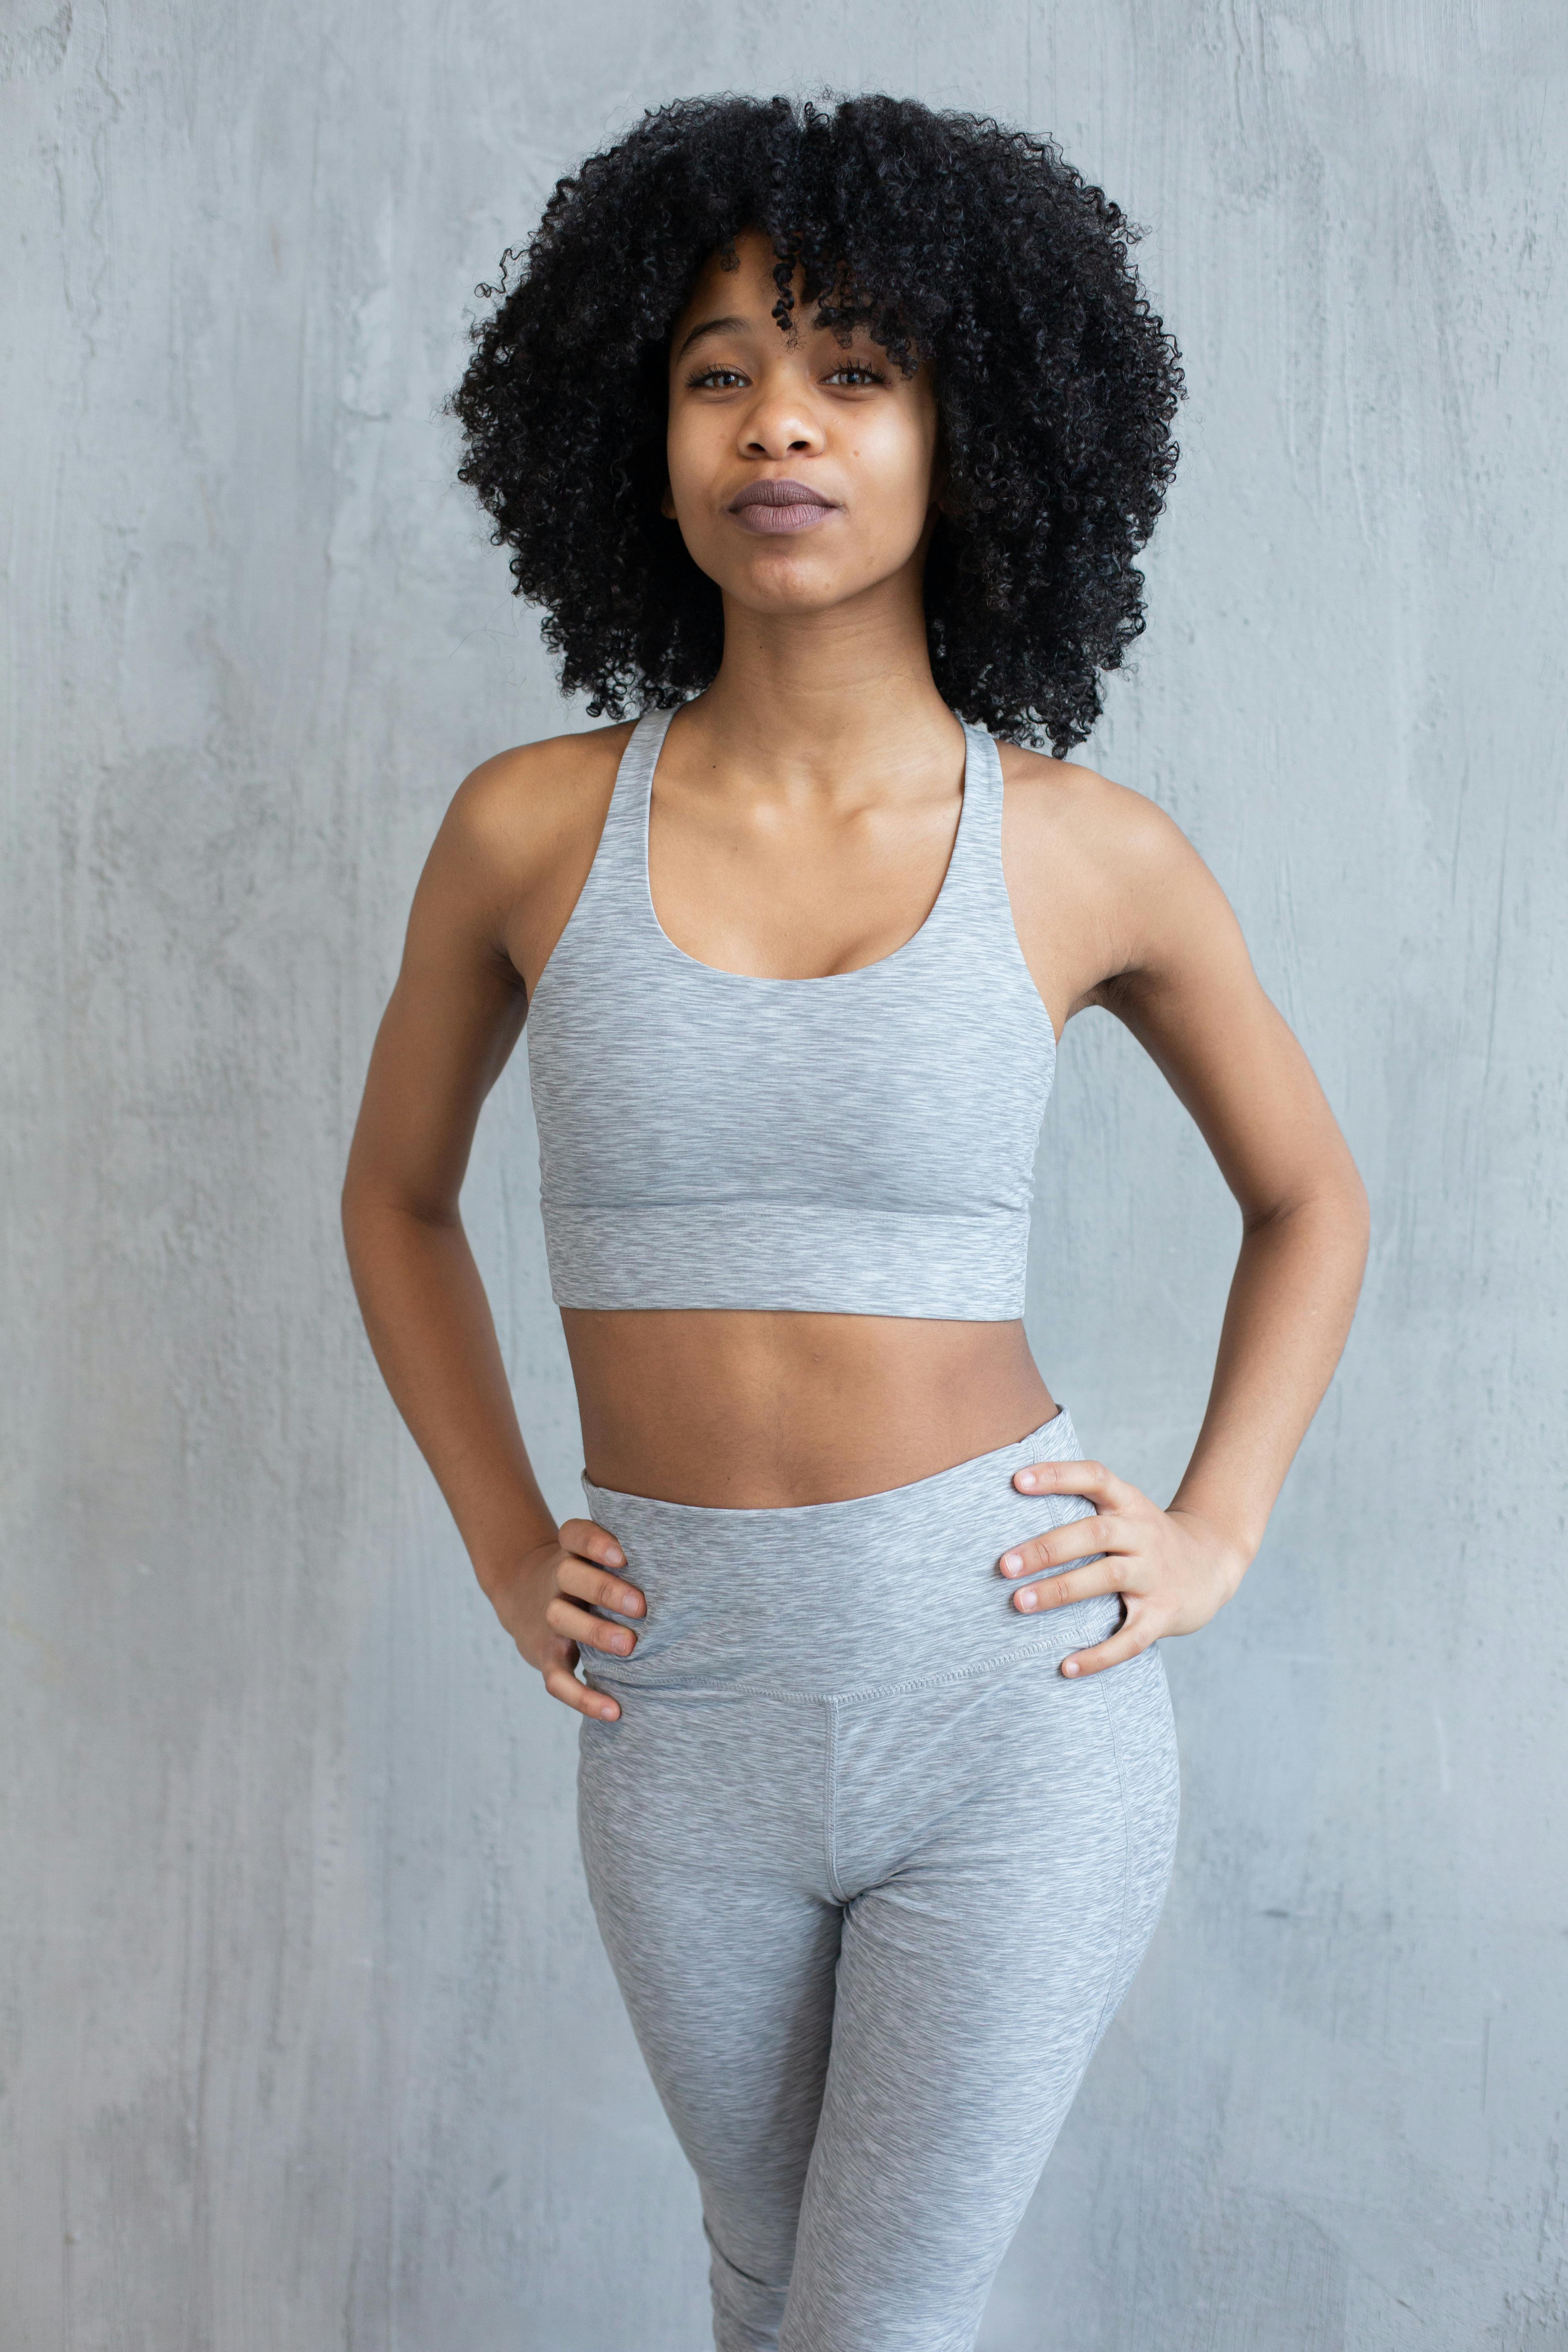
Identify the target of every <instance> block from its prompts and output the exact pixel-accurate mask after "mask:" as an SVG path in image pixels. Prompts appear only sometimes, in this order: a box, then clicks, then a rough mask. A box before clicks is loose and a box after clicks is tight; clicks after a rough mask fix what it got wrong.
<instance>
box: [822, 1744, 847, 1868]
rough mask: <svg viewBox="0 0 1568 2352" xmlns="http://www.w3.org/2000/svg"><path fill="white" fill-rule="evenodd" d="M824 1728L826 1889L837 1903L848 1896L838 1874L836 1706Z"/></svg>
mask: <svg viewBox="0 0 1568 2352" xmlns="http://www.w3.org/2000/svg"><path fill="white" fill-rule="evenodd" d="M825 1730H826V1738H825V1740H824V1743H823V1754H824V1758H825V1759H826V1760H825V1777H826V1788H825V1790H824V1791H823V1809H822V1811H823V1843H824V1854H825V1859H826V1868H827V1891H828V1893H829V1894H830V1895H832V1896H833V1899H834V1901H835V1902H836V1903H847V1901H848V1899H849V1898H848V1896H847V1895H846V1894H845V1892H844V1887H843V1884H842V1882H841V1881H840V1879H839V1876H838V1710H837V1707H835V1706H829V1707H828V1709H827V1720H826V1727H825Z"/></svg>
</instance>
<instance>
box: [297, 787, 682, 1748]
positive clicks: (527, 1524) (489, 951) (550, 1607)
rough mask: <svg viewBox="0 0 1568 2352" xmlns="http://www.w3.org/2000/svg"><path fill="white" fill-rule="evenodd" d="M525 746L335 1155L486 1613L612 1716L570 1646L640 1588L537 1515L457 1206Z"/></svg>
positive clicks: (379, 1322)
mask: <svg viewBox="0 0 1568 2352" xmlns="http://www.w3.org/2000/svg"><path fill="white" fill-rule="evenodd" d="M542 748H543V747H534V750H535V751H537V750H539V749H542ZM531 756H532V754H531V753H511V754H506V755H503V757H502V759H500V760H498V761H489V763H488V765H487V766H486V767H484V768H481V769H478V770H476V771H475V772H474V774H473V775H472V776H471V777H470V778H469V779H468V782H467V783H465V784H464V785H463V787H462V789H461V790H460V791H459V792H458V795H457V797H456V799H455V800H454V802H453V803H452V806H451V808H450V809H449V810H448V812H447V818H446V822H445V823H444V824H443V825H442V827H441V831H440V833H439V834H438V835H437V840H436V844H435V846H434V847H433V849H432V850H431V852H430V856H429V859H428V861H427V863H426V868H425V872H424V874H423V875H422V877H420V882H419V887H418V889H417V891H416V894H415V899H414V906H413V910H412V912H411V914H410V917H409V922H408V936H407V940H406V944H405V950H404V957H403V964H402V969H401V971H399V973H398V977H397V984H396V986H395V988H394V990H393V992H392V997H391V1001H390V1003H388V1005H387V1008H386V1012H385V1014H384V1017H383V1020H382V1024H381V1028H380V1031H379V1033H378V1034H377V1037H376V1041H375V1048H374V1053H373V1054H372V1055H371V1064H370V1072H369V1076H367V1078H366V1081H365V1090H364V1100H363V1104H362V1106H361V1109H360V1115H359V1121H358V1125H357V1126H356V1128H355V1130H354V1139H353V1149H352V1150H351V1152H350V1155H349V1165H348V1174H347V1177H346V1180H345V1181H344V1185H343V1201H342V1209H343V1236H344V1240H345V1242H346V1244H347V1247H348V1257H349V1266H350V1270H351V1272H352V1274H353V1283H354V1289H355V1291H356V1293H357V1294H358V1297H359V1303H360V1307H361V1311H362V1312H363V1316H364V1321H365V1328H366V1330H367V1331H368V1333H369V1334H370V1343H371V1346H372V1348H373V1349H374V1351H375V1360H376V1362H377V1363H378V1364H379V1365H380V1367H381V1370H382V1374H383V1377H384V1380H385V1381H386V1385H387V1387H388V1388H389V1389H390V1390H391V1391H392V1395H393V1399H394V1402H395V1404H396V1406H397V1409H398V1411H399V1412H401V1413H402V1415H403V1418H404V1420H405V1422H406V1423H407V1424H408V1426H409V1429H410V1430H411V1431H412V1433H413V1435H414V1438H415V1441H416V1444H417V1445H418V1447H419V1450H420V1452H421V1453H422V1454H424V1456H425V1459H426V1462H427V1463H428V1464H429V1465H430V1468H431V1470H432V1471H433V1472H434V1474H435V1476H436V1480H437V1484H438V1486H440V1489H441V1492H442V1494H443V1495H444V1496H446V1498H447V1504H448V1505H449V1507H450V1508H451V1512H452V1516H453V1517H454V1518H455V1519H456V1520H457V1523H458V1529H459V1531H460V1533H461V1535H462V1538H463V1541H464V1542H465V1544H466V1545H467V1546H468V1557H469V1558H470V1559H471V1560H472V1561H473V1564H474V1570H475V1572H476V1574H477V1575H478V1577H479V1583H480V1585H481V1586H482V1587H483V1589H484V1591H485V1593H486V1595H487V1596H488V1598H489V1601H490V1602H491V1604H492V1606H493V1607H494V1609H495V1612H496V1614H497V1616H498V1617H499V1618H500V1621H501V1623H502V1624H503V1625H504V1626H505V1627H506V1630H507V1632H508V1633H510V1635H511V1636H512V1639H513V1640H514V1641H515V1642H516V1643H517V1646H518V1648H519V1649H520V1650H521V1653H522V1654H523V1656H524V1657H525V1658H526V1659H527V1660H528V1662H529V1664H531V1665H532V1666H535V1667H537V1668H538V1670H539V1672H540V1673H541V1674H542V1675H543V1677H544V1683H545V1687H546V1689H547V1690H548V1691H549V1692H550V1693H551V1695H552V1696H553V1697H555V1698H558V1699H561V1700H562V1701H563V1703H564V1704H565V1705H567V1706H574V1707H575V1708H577V1709H578V1710H579V1712H581V1713H583V1714H587V1715H595V1716H599V1717H605V1718H606V1719H611V1718H613V1717H615V1716H616V1715H617V1714H618V1713H619V1711H620V1710H619V1709H618V1707H617V1706H616V1703H615V1701H614V1700H613V1699H611V1698H610V1697H608V1696H606V1695H605V1694H604V1693H601V1692H596V1691H591V1690H589V1689H587V1688H586V1687H585V1686H584V1685H583V1684H582V1683H581V1682H579V1681H578V1679H577V1676H576V1675H575V1673H574V1667H575V1665H576V1663H577V1655H578V1648H579V1645H581V1644H584V1643H585V1644H588V1645H591V1646H593V1647H595V1648H597V1649H600V1650H604V1651H606V1652H620V1653H623V1654H624V1653H625V1652H626V1650H628V1649H630V1648H631V1647H632V1646H633V1643H634V1641H635V1638H636V1637H635V1636H634V1635H632V1634H630V1633H627V1632H626V1630H625V1629H623V1628H622V1627H620V1626H617V1625H615V1624H613V1623H611V1622H608V1621H607V1620H605V1619H604V1618H601V1617H597V1616H595V1615H594V1614H592V1613H591V1611H590V1610H589V1609H588V1608H586V1607H584V1603H596V1604H599V1605H602V1606H607V1607H609V1608H612V1609H616V1610H617V1611H619V1612H621V1614H622V1615H624V1616H630V1617H636V1616H640V1615H641V1614H642V1611H643V1600H642V1595H641V1594H640V1593H639V1592H637V1591H636V1590H635V1588H634V1587H632V1586H631V1585H628V1584H627V1583H626V1582H625V1581H624V1580H622V1579H621V1578H620V1577H618V1576H617V1575H616V1574H615V1572H614V1571H615V1570H618V1569H622V1568H624V1567H625V1565H626V1560H625V1556H624V1555H623V1553H622V1551H621V1549H620V1547H619V1545H618V1544H616V1541H615V1539H614V1538H613V1537H611V1536H609V1535H607V1534H606V1533H605V1530H604V1529H603V1528H597V1527H595V1525H594V1524H593V1522H592V1521H591V1520H588V1519H568V1520H567V1521H566V1522H565V1523H564V1525H563V1526H562V1527H560V1528H557V1526H556V1524H555V1522H554V1519H553V1518H552V1516H551V1512H550V1508H549V1506H548V1505H547V1504H546V1502H545V1500H544V1497H543V1496H542V1493H541V1492H540V1488H539V1482H538V1480H537V1479H536V1478H535V1476H534V1475H533V1469H532V1465H531V1463H530V1461H529V1458H528V1453H527V1449H526V1447H525V1446H524V1444H523V1442H522V1433H521V1429H520V1428H519V1426H518V1421H517V1414H516V1411H515V1409H514V1407H513V1404H512V1399H511V1390H510V1384H509V1382H508V1381H507V1376H506V1368H505V1366H504V1364H503V1363H502V1361H501V1353H500V1345H499V1343H498V1341H497V1339H496V1331H495V1324H494V1321H493V1319H492V1318H491V1315H490V1310H489V1300H488V1299H487V1298H486V1297H485V1291H484V1286H483V1284H482V1283H481V1281H480V1279H479V1268H478V1266H477V1265H475V1263H474V1258H473V1253H472V1252H471V1250H470V1249H469V1247H468V1236H467V1234H465V1233H464V1231H463V1224H462V1219H461V1217H460V1215H459V1214H458V1195H459V1193H460V1192H461V1190H462V1183H463V1178H464V1175H465V1173H466V1171H467V1169H468V1154H469V1151H470V1150H471V1148H472V1145H473V1139H474V1130H475V1128H476V1126H477V1125H478V1122H479V1111H480V1109H481V1108H482V1106H483V1104H484V1100H485V1097H486V1096H487V1095H488V1094H489V1090H490V1088H491V1087H493V1086H494V1084H495V1082H496V1080H497V1078H499V1077H500V1074H501V1071H502V1070H503V1069H504V1068H505V1066H506V1064H507V1061H508V1058H509V1057H510V1054H511V1051H512V1048H513V1046H514V1045H516V1043H517V1040H518V1037H519V1035H520V1034H521V1029H522V1023H523V1015H524V1009H525V996H524V989H523V982H522V980H521V977H520V974H519V971H518V970H517V967H516V965H515V964H514V963H513V961H512V960H511V956H510V953H509V951H508V946H507V937H508V933H509V930H510V929H511V928H512V926H513V924H514V923H515V920H516V910H517V908H518V907H519V906H520V905H526V902H527V901H528V899H529V898H530V896H531V895H533V896H538V895H540V892H539V876H538V873H537V872H536V870H535V869H536V868H537V867H538V866H539V865H540V862H541V859H542V858H547V857H548V854H549V848H550V840H549V830H550V829H549V828H548V827H545V828H543V829H542V830H541V829H539V828H533V827H531V826H530V825H529V824H528V823H527V821H526V815H523V816H522V817H521V819H520V805H521V807H522V808H523V809H524V810H525V809H526V792H525V786H526V777H525V775H523V774H521V773H520V772H519V771H520V769H521V768H523V767H525V766H526V764H527V763H528V762H529V761H530V760H531ZM545 895H549V894H548V891H546V893H545Z"/></svg>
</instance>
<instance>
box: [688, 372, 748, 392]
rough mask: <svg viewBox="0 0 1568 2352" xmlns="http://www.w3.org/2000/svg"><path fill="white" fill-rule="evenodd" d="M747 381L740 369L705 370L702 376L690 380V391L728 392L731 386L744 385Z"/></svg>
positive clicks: (695, 376)
mask: <svg viewBox="0 0 1568 2352" xmlns="http://www.w3.org/2000/svg"><path fill="white" fill-rule="evenodd" d="M745 381H746V379H745V377H744V376H743V375H742V373H741V371H740V369H739V368H727V367H710V368H704V369H703V371H702V373H701V374H700V375H694V376H692V377H691V378H690V379H689V389H690V390H691V391H693V392H728V391H729V389H730V387H731V384H737V383H745Z"/></svg>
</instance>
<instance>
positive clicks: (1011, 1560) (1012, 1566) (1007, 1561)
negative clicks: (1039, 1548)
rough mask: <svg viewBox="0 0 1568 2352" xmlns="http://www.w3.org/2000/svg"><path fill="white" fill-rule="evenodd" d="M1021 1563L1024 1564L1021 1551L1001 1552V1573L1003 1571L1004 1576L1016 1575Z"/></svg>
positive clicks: (1021, 1565)
mask: <svg viewBox="0 0 1568 2352" xmlns="http://www.w3.org/2000/svg"><path fill="white" fill-rule="evenodd" d="M1023 1565H1024V1555H1023V1553H1022V1552H1019V1551H1005V1552H1004V1553H1003V1555H1002V1573H1003V1575H1004V1576H1016V1575H1017V1573H1018V1570H1020V1569H1021V1568H1022V1567H1023Z"/></svg>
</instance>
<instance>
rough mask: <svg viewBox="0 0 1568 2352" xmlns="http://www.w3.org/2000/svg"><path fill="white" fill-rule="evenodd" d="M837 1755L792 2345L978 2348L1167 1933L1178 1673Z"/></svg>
mask: <svg viewBox="0 0 1568 2352" xmlns="http://www.w3.org/2000/svg"><path fill="white" fill-rule="evenodd" d="M840 1751H841V1753H840V1759H839V1787H838V1812H839V1835H838V1840H837V1844H838V1852H839V1855H840V1867H841V1873H843V1874H845V1875H846V1876H847V1879H848V1880H849V1881H850V1885H849V1886H848V1889H847V1891H848V1892H849V1900H848V1904H847V1910H846V1914H845V1921H844V1932H843V1949H842V1954H841V1957H840V1960H839V1966H838V1970H837V2003H836V2012H835V2019H834V2031H833V2049H832V2057H831V2062H830V2065H829V2069H828V2076H827V2082H826V2087H825V2093H824V2098H823V2105H822V2111H821V2117H820V2122H819V2125H818V2129H817V2134H816V2142H815V2146H814V2150H813V2156H812V2161H811V2167H810V2172H809V2175H808V2179H807V2186H806V2191H805V2200H804V2204H803V2209H802V2213H801V2219H800V2224H799V2232H798V2237H797V2243H796V2252H795V2269H794V2275H793V2278H792V2283H791V2288H790V2294H789V2299H788V2305H787V2309H786V2315H785V2318H784V2325H783V2330H782V2334H781V2338H780V2342H781V2346H782V2347H784V2352H860V2347H867V2346H872V2345H874V2346H875V2347H877V2352H965V2347H969V2346H970V2345H972V2344H973V2341H974V2337H975V2335H976V2332H977V2330H978V2327H979V2324H980V2317H981V2313H982V2311H983V2309H984V2302H985V2298H986V2295H987V2294H988V2292H989V2290H990V2285H991V2282H992V2279H993V2277H994V2273H995V2271H996V2268H997V2266H998V2264H999V2263H1000V2262H1001V2259H1002V2256H1003V2254H1004V2253H1005V2251H1006V2249H1007V2246H1008V2244H1009V2242H1010V2241H1011V2239H1012V2237H1013V2234H1014V2232H1015V2231H1016V2228H1017V2225H1018V2222H1019V2221H1020V2219H1021V2218H1022V2215H1023V2211H1024V2209H1025V2206H1026V2203H1027V2201H1028V2199H1029V2197H1030V2195H1031V2193H1032V2191H1033V2189H1034V2188H1035V2185H1036V2182H1037V2179H1038V2176H1039V2172H1040V2168H1041V2167H1042V2166H1043V2164H1044V2163H1045V2160H1046V2158H1047V2155H1048V2154H1049V2152H1050V2148H1051V2145H1052V2143H1053V2141H1054V2140H1055V2138H1056V2136H1057V2133H1058V2129H1059V2128H1060V2126H1061V2123H1062V2121H1063V2118H1064V2117H1065V2116H1066V2114H1067V2112H1068V2107H1069V2106H1070V2105H1071V2103H1072V2100H1073V2097H1074V2095H1076V2093H1077V2090H1078V2087H1079V2083H1080V2082H1081V2080H1082V2078H1083V2074H1084V2070H1085V2068H1086V2066H1087V2065H1088V2063H1089V2058H1090V2056H1091V2054H1092V2053H1093V2050H1094V2047H1095V2044H1096V2042H1098V2041H1099V2038H1100V2034H1101V2033H1102V2032H1103V2031H1104V2029H1105V2026H1106V2024H1107V2023H1108V2022H1109V2021H1110V2017H1111V2015H1112V2014H1113V2013H1114V2011H1115V2010H1116V2007H1117V2005H1118V2004H1119V2002H1120V2001H1121V1998H1122V1995H1123V1993H1124V1992H1125V1991H1126V1989H1127V1987H1128V1985H1129V1983H1130V1982H1131V1978H1132V1975H1133V1972H1134V1970H1135V1969H1136V1968H1137V1966H1138V1963H1139V1960H1140V1959H1141V1958H1142V1954H1143V1951H1144V1948H1145V1947H1146V1946H1147V1944H1148V1941H1149V1938H1150V1936H1151V1935H1152V1932H1153V1927H1154V1924H1155V1921H1156V1919H1157V1917H1158V1916H1159V1910H1160V1906H1161V1903H1162V1901H1163V1895H1164V1890H1165V1886H1166V1883H1167V1880H1168V1877H1169V1874H1170V1867H1171V1860H1172V1854H1173V1846H1174V1839H1175V1830H1176V1815H1177V1803H1178V1796H1177V1775H1176V1758H1175V1745H1174V1736H1173V1726H1172V1722H1171V1714H1170V1703H1169V1698H1168V1695H1167V1692H1166V1687H1165V1677H1164V1671H1163V1664H1162V1663H1161V1661H1160V1658H1159V1656H1158V1654H1157V1653H1156V1652H1149V1653H1146V1654H1144V1655H1143V1656H1142V1657H1139V1658H1136V1659H1133V1660H1131V1661H1130V1662H1129V1663H1128V1664H1125V1665H1122V1666H1120V1667H1114V1668H1111V1669H1110V1671H1109V1672H1107V1673H1106V1674H1104V1675H1097V1676H1093V1677H1090V1678H1089V1679H1088V1680H1087V1681H1085V1682H1082V1683H1072V1682H1068V1681H1066V1680H1064V1678H1063V1677H1061V1676H1060V1675H1058V1674H1057V1673H1056V1671H1055V1667H1054V1665H1052V1664H1048V1663H1045V1662H1038V1663H1033V1662H1032V1663H1031V1664H1029V1665H1027V1666H1026V1667H1025V1668H1023V1669H1021V1670H1015V1671H1013V1672H1011V1673H1009V1674H1006V1675H1001V1676H998V1677H996V1678H994V1680H993V1681H991V1682H990V1683H989V1684H988V1685H985V1686H984V1687H970V1686H966V1687H963V1688H961V1689H959V1690H957V1691H954V1692H952V1693H949V1694H945V1695H937V1696H932V1695H931V1694H923V1695H915V1696H911V1698H910V1699H909V1700H907V1701H900V1703H899V1706H898V1707H896V1708H893V1709H883V1710H880V1711H879V1713H877V1714H876V1715H872V1714H869V1713H868V1714H867V1715H866V1716H865V1717H863V1718H861V1719H860V1720H858V1721H856V1720H853V1719H851V1720H847V1721H846V1723H845V1724H844V1725H843V1726H842V1727H841V1732H840ZM922 1820H923V1826H922ZM884 1838H885V1839H886V1840H887V1842H888V1843H887V1850H886V1852H885V1853H884V1854H883V1855H882V1856H880V1857H879V1856H878V1853H877V1848H878V1845H879V1842H880V1841H881V1840H882V1839H884Z"/></svg>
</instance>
